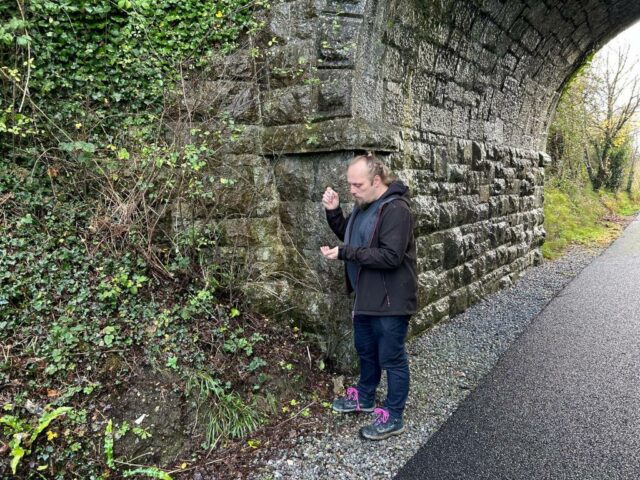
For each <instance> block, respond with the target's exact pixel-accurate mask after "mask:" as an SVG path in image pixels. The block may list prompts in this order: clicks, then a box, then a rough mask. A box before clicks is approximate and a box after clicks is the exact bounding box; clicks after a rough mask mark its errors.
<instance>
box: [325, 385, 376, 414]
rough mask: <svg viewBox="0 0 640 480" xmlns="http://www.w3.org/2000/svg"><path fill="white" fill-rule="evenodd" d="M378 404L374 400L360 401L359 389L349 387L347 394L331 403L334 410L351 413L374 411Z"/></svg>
mask: <svg viewBox="0 0 640 480" xmlns="http://www.w3.org/2000/svg"><path fill="white" fill-rule="evenodd" d="M375 406H376V404H375V401H374V400H371V402H363V403H360V400H359V399H358V389H357V388H353V387H349V388H347V396H346V397H340V398H336V399H335V400H334V401H333V404H332V405H331V408H333V411H334V412H339V413H351V412H373V409H374V408H375Z"/></svg>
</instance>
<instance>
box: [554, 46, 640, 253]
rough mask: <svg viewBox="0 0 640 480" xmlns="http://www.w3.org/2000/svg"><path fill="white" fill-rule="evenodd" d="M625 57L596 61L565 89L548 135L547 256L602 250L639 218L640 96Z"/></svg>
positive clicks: (594, 58)
mask: <svg viewBox="0 0 640 480" xmlns="http://www.w3.org/2000/svg"><path fill="white" fill-rule="evenodd" d="M630 60H631V59H630V58H629V52H628V51H626V52H625V51H619V52H617V54H616V55H613V53H612V52H610V51H603V52H600V53H598V54H596V55H595V56H593V55H591V56H590V57H589V59H588V61H587V62H585V64H584V65H583V66H582V67H580V68H579V69H578V70H577V71H576V72H575V74H574V75H572V77H571V80H570V81H568V82H567V84H566V86H565V90H564V92H563V94H562V98H561V100H560V102H559V104H558V108H557V111H556V115H555V118H554V122H553V124H552V125H551V126H550V128H549V137H548V143H547V151H548V152H549V153H550V155H551V157H552V163H551V165H550V166H549V168H547V171H546V173H547V181H546V185H545V202H544V215H545V223H544V226H545V230H546V232H547V238H546V240H545V244H544V245H543V247H542V253H543V255H544V256H545V257H547V258H554V257H557V256H558V255H560V254H561V253H562V251H563V249H564V248H565V247H567V246H568V245H570V244H571V243H580V244H582V245H605V244H607V243H608V242H610V241H611V240H613V239H614V238H615V237H616V236H617V235H618V234H619V233H620V231H621V229H622V227H623V225H624V224H625V223H626V220H625V219H624V218H621V216H630V215H633V214H636V213H637V212H638V211H640V192H639V189H638V172H637V168H636V164H637V161H638V156H639V155H638V150H637V148H634V145H635V143H636V142H637V139H636V132H635V131H634V130H633V128H632V126H633V121H634V114H635V111H636V110H637V108H638V105H639V102H640V97H639V96H638V94H639V93H640V92H639V91H638V88H637V80H636V79H635V78H633V77H632V74H633V73H632V72H630V70H629V65H630V63H631V62H630Z"/></svg>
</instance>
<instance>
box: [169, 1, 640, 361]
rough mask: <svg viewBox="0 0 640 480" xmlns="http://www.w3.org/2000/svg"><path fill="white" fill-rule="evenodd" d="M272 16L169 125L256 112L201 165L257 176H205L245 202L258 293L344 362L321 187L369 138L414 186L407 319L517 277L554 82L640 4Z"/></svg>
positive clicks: (232, 199) (415, 6) (393, 6)
mask: <svg viewBox="0 0 640 480" xmlns="http://www.w3.org/2000/svg"><path fill="white" fill-rule="evenodd" d="M266 18H267V22H266V25H267V29H266V32H265V38H268V39H269V40H268V41H269V45H266V46H265V45H261V48H260V49H259V51H255V50H249V49H239V50H238V51H237V52H235V53H234V54H232V55H231V56H228V57H225V58H220V59H218V60H217V62H216V64H215V65H214V67H213V68H211V69H210V70H209V71H207V72H205V73H207V75H205V78H207V80H206V81H200V83H196V81H195V80H193V79H192V80H189V82H190V83H189V82H188V83H189V86H188V89H187V91H186V92H185V95H184V98H183V99H182V100H181V102H182V103H181V110H180V114H181V116H180V118H184V115H183V110H187V111H188V112H187V113H188V114H189V115H187V117H188V119H187V121H184V120H183V121H182V122H176V123H175V124H174V125H173V126H172V128H171V131H170V132H168V137H169V138H170V139H172V140H174V141H176V142H178V143H189V142H194V141H197V139H194V138H193V137H192V134H191V129H193V128H194V127H195V128H198V129H200V130H201V131H208V130H210V131H214V132H215V131H218V130H220V125H221V123H220V119H219V118H217V117H219V116H220V115H221V113H222V112H228V113H229V114H230V115H231V117H232V118H233V120H234V121H235V123H236V125H237V124H239V123H241V124H245V125H244V127H243V129H242V132H234V134H233V135H232V136H231V137H230V138H232V139H233V140H232V141H229V142H225V143H224V144H223V146H222V148H221V150H220V152H218V154H220V155H226V157H225V163H226V164H227V165H228V167H229V169H224V168H222V169H220V170H215V169H213V170H211V171H210V172H208V173H207V174H211V175H212V176H214V177H215V176H222V175H225V176H229V177H233V178H238V184H237V186H238V189H244V188H246V189H247V190H251V191H253V192H255V194H252V195H249V194H245V193H244V192H240V194H238V195H235V196H231V195H229V194H230V192H227V191H225V190H224V189H221V187H220V186H219V185H215V186H214V185H213V184H211V190H212V198H216V199H217V200H219V201H222V202H224V203H225V205H226V206H225V208H226V211H227V213H230V214H234V215H238V216H240V215H242V210H243V208H244V210H245V214H246V218H244V219H242V220H240V219H235V220H232V221H229V222H227V223H226V224H225V232H226V236H227V237H226V238H227V241H228V242H230V243H234V244H235V247H234V248H235V250H234V251H236V252H238V251H242V252H244V253H243V254H242V257H241V258H243V259H244V261H246V262H253V263H252V264H251V266H252V267H254V264H255V267H256V268H254V270H255V271H257V272H259V274H258V277H259V278H260V281H256V282H255V284H254V287H255V288H253V290H252V289H249V288H248V290H247V291H248V292H249V291H251V292H253V293H251V294H250V295H249V298H251V299H253V300H252V301H254V302H255V305H256V307H259V306H260V307H259V308H264V309H265V311H266V310H269V311H272V312H277V311H285V310H286V311H287V312H291V315H294V316H295V317H296V318H299V319H300V320H301V321H303V323H304V324H305V326H306V327H307V328H308V329H309V330H310V331H314V332H316V333H317V334H318V335H319V338H321V339H322V340H321V344H322V345H323V348H324V349H325V352H326V353H327V355H328V356H333V357H334V358H335V357H341V358H343V359H344V361H343V364H344V365H347V364H349V363H350V362H351V360H352V359H353V358H354V357H353V351H352V349H350V347H349V343H350V341H351V339H350V337H349V335H348V334H346V332H348V331H349V323H348V312H349V302H350V300H349V299H348V298H346V297H345V296H344V295H343V294H342V293H341V291H342V290H341V287H342V271H341V264H340V263H339V262H333V263H327V262H326V261H325V260H324V259H323V258H322V257H321V256H320V255H319V253H318V246H319V245H320V244H322V243H326V244H330V245H334V244H337V240H336V239H335V238H334V237H333V234H332V233H331V232H330V231H329V229H328V227H327V226H326V225H325V219H324V212H323V209H322V206H321V203H320V201H321V196H322V192H323V190H324V188H325V187H326V186H327V185H331V186H332V187H333V188H334V189H335V190H337V191H338V192H339V194H340V197H341V202H342V205H343V208H344V210H345V212H349V211H350V205H349V204H350V196H349V191H348V186H347V184H346V181H345V178H344V172H345V168H346V166H347V164H348V162H349V161H350V159H351V158H352V157H353V155H354V154H356V153H360V152H362V151H365V150H374V151H376V152H378V154H379V155H380V156H381V158H384V159H385V160H386V161H387V163H388V164H389V165H390V166H391V167H392V168H393V170H394V171H395V172H396V173H397V175H398V177H399V178H400V179H402V180H403V181H404V182H405V183H406V184H407V185H408V186H409V187H410V189H411V192H412V194H413V197H414V198H413V209H414V213H415V234H416V237H417V238H416V243H417V250H418V265H419V272H420V273H419V283H420V292H419V295H420V302H421V307H422V309H421V310H420V312H419V313H418V314H417V315H416V316H415V319H414V322H413V325H412V329H413V330H412V331H414V332H417V331H420V330H422V329H424V328H427V327H428V326H430V325H433V324H434V323H436V322H438V321H440V320H442V319H446V318H447V317H448V316H449V315H453V314H455V313H457V312H459V311H460V310H462V309H464V308H466V307H467V306H468V305H470V304H472V303H473V302H476V301H478V300H479V299H480V298H482V297H483V296H484V295H486V294H488V293H490V292H492V291H495V290H496V289H498V288H501V287H504V286H508V285H509V284H511V282H513V281H514V279H515V278H516V277H517V275H519V274H520V272H521V271H522V270H523V269H525V268H527V266H529V265H531V264H534V263H535V262H538V261H540V258H541V255H540V251H539V248H540V246H541V244H542V242H543V241H544V236H545V232H544V228H543V227H542V224H543V210H542V206H543V199H544V193H543V191H544V167H545V166H546V165H548V163H549V161H550V158H549V157H548V155H546V154H545V153H543V152H541V151H540V150H541V149H542V148H543V146H544V142H545V136H546V128H547V125H548V123H549V119H550V116H551V114H552V109H553V107H554V106H555V104H556V102H557V99H558V92H560V91H561V89H562V86H563V84H564V82H565V80H566V79H567V78H568V77H569V76H570V75H571V74H572V72H574V71H575V69H576V68H577V67H579V64H580V62H581V61H582V59H583V58H585V56H586V54H587V53H588V52H589V51H590V50H591V49H592V48H593V45H595V44H598V43H599V42H600V41H602V40H603V39H605V38H607V37H609V36H611V35H613V34H614V33H615V32H618V31H620V30H621V29H622V28H624V27H625V26H626V25H628V24H629V23H630V22H632V21H633V20H634V19H637V18H640V2H631V1H629V0H590V1H589V2H587V3H585V2H580V1H578V0H549V1H545V2H535V1H531V0H517V1H516V0H514V1H508V2H505V1H503V0H486V1H482V2H478V1H471V0H442V1H439V2H430V1H429V2H423V1H419V2H408V1H400V0H390V1H387V2H378V1H374V0H288V1H281V2H275V3H274V4H273V7H272V9H271V11H270V12H268V14H267V16H266ZM263 47H264V48H263ZM259 159H261V160H259ZM234 175H235V176H234ZM226 195H228V196H226ZM247 195H248V196H247ZM222 210H224V209H221V211H222ZM191 213H192V214H194V217H195V218H197V220H198V221H204V220H203V219H204V218H206V216H205V215H204V212H197V211H195V207H194V210H193V211H191V210H190V214H191ZM174 218H175V219H176V220H179V219H178V218H177V217H174ZM284 259H286V261H284ZM343 320H344V321H343Z"/></svg>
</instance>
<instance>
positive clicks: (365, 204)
mask: <svg viewBox="0 0 640 480" xmlns="http://www.w3.org/2000/svg"><path fill="white" fill-rule="evenodd" d="M355 204H356V206H357V207H358V208H359V209H360V210H366V209H367V208H369V205H371V202H365V201H364V200H360V199H359V198H356V199H355Z"/></svg>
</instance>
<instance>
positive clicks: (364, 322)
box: [353, 315, 409, 418]
mask: <svg viewBox="0 0 640 480" xmlns="http://www.w3.org/2000/svg"><path fill="white" fill-rule="evenodd" d="M408 327H409V316H408V315H407V316H400V317H374V316H371V315H355V316H354V317H353V331H354V338H355V344H356V351H357V352H358V356H359V357H360V381H359V382H358V386H357V388H358V394H359V396H360V399H361V401H363V402H370V401H371V400H373V399H375V395H376V388H377V387H378V384H379V383H380V376H381V375H382V370H383V369H384V370H386V371H387V400H386V402H385V408H386V409H387V410H388V411H389V415H390V416H391V417H392V418H401V417H402V412H403V410H404V404H405V403H406V401H407V396H408V395H409V359H408V357H407V352H406V350H405V348H404V342H405V339H406V338H407V329H408Z"/></svg>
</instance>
